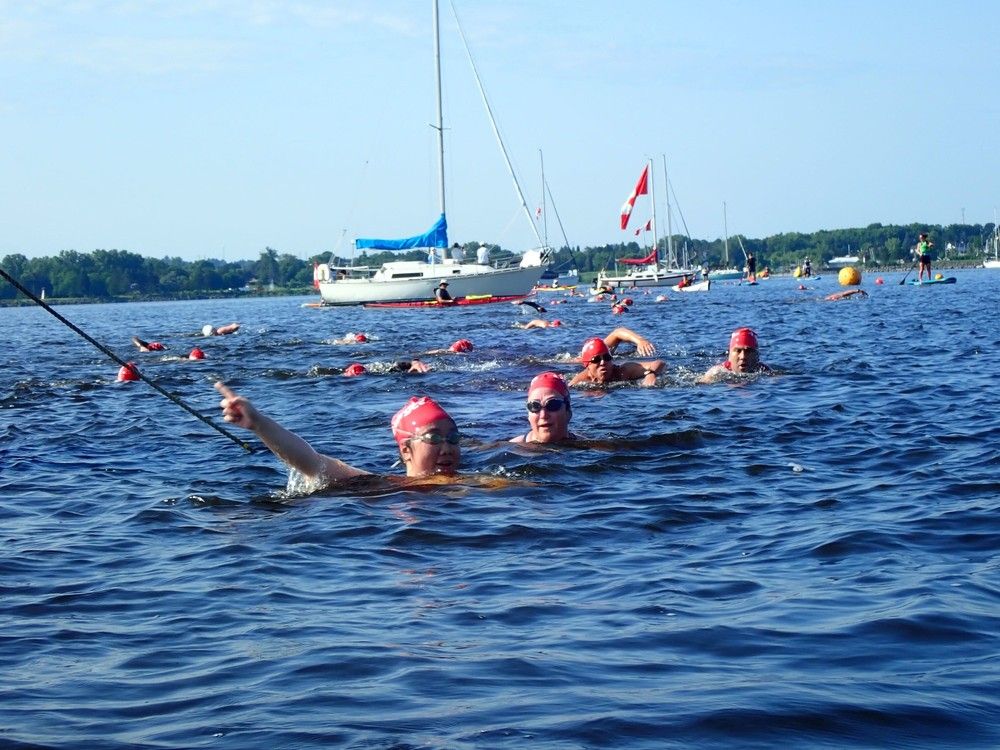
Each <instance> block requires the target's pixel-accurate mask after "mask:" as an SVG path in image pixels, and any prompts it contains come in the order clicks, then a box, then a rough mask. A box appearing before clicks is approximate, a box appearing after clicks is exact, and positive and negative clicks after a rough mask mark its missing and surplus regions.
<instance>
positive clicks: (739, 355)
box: [729, 346, 760, 372]
mask: <svg viewBox="0 0 1000 750" xmlns="http://www.w3.org/2000/svg"><path fill="white" fill-rule="evenodd" d="M729 365H730V367H731V369H732V371H733V372H756V370H757V368H758V366H759V365H760V353H759V352H758V351H757V348H756V347H753V346H734V347H733V348H732V349H730V350H729Z"/></svg>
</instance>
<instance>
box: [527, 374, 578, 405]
mask: <svg viewBox="0 0 1000 750" xmlns="http://www.w3.org/2000/svg"><path fill="white" fill-rule="evenodd" d="M536 388H551V389H552V390H553V391H557V392H558V393H559V394H560V395H561V396H562V397H563V398H565V399H566V400H567V401H568V400H569V386H568V385H566V381H565V380H564V379H563V377H562V376H561V375H557V374H556V373H554V372H543V373H542V374H541V375H536V376H535V377H534V378H532V380H531V383H530V384H529V385H528V393H529V394H530V393H531V392H532V391H533V390H535V389H536Z"/></svg>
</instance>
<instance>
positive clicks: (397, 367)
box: [388, 359, 431, 373]
mask: <svg viewBox="0 0 1000 750" xmlns="http://www.w3.org/2000/svg"><path fill="white" fill-rule="evenodd" d="M388 371H389V372H404V373H424V372H430V371H431V368H430V367H429V366H427V365H426V364H424V363H423V362H421V361H420V360H419V359H401V360H398V361H397V362H393V364H392V366H391V367H390V368H389V370H388Z"/></svg>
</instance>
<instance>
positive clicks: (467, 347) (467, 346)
mask: <svg viewBox="0 0 1000 750" xmlns="http://www.w3.org/2000/svg"><path fill="white" fill-rule="evenodd" d="M448 348H449V349H451V350H452V351H453V352H471V351H472V342H471V341H469V340H468V339H459V340H458V341H456V342H455V343H454V344H452V345H451V346H450V347H448Z"/></svg>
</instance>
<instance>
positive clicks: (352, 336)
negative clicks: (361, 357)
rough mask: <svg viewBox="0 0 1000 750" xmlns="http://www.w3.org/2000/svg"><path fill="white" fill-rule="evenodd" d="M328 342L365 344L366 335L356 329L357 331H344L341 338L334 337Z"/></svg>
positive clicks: (366, 341) (366, 340)
mask: <svg viewBox="0 0 1000 750" xmlns="http://www.w3.org/2000/svg"><path fill="white" fill-rule="evenodd" d="M330 343H332V344H367V343H368V335H367V334H365V333H361V331H358V332H357V333H350V332H348V333H345V334H344V337H343V338H340V339H334V340H333V341H331V342H330Z"/></svg>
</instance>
